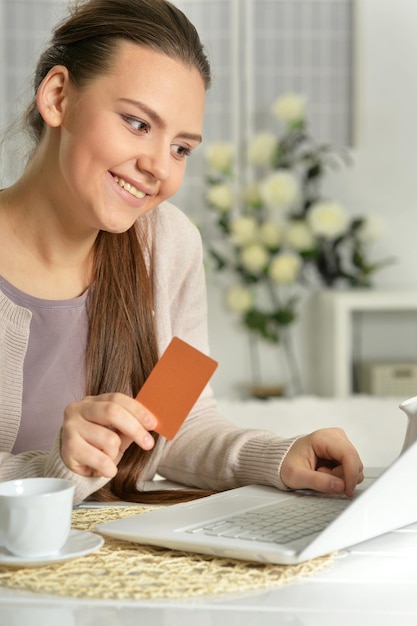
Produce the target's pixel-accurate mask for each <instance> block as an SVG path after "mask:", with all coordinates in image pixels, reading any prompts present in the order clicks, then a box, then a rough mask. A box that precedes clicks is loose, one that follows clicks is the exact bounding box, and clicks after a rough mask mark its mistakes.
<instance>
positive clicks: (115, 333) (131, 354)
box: [25, 0, 210, 501]
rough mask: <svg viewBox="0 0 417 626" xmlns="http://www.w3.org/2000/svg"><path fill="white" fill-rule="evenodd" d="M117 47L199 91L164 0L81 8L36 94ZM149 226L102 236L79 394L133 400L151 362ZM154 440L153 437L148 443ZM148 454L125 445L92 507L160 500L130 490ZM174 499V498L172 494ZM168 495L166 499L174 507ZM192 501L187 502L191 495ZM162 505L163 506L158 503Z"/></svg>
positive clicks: (206, 76)
mask: <svg viewBox="0 0 417 626" xmlns="http://www.w3.org/2000/svg"><path fill="white" fill-rule="evenodd" d="M121 40H128V41H131V42H134V43H137V44H139V45H141V46H145V47H148V48H151V49H153V50H155V51H158V52H161V53H163V54H166V55H168V56H170V57H172V58H175V59H178V60H180V61H181V62H183V63H184V64H186V65H189V66H192V67H196V68H197V69H198V71H199V72H200V75H201V77H202V79H203V81H204V84H205V86H206V88H208V87H209V85H210V66H209V63H208V60H207V57H206V55H205V52H204V49H203V47H202V44H201V42H200V39H199V36H198V34H197V31H196V29H195V28H194V26H193V25H192V24H191V23H190V21H189V20H188V19H187V18H186V16H185V15H184V14H183V13H182V12H181V11H180V10H179V9H178V8H176V7H175V6H174V5H172V4H171V3H170V2H167V1H166V0H86V1H85V0H84V1H82V2H76V3H75V5H74V6H73V9H72V11H71V12H70V15H69V17H68V18H66V19H65V20H64V21H62V22H61V23H60V24H58V26H57V27H56V29H55V30H54V31H53V36H52V39H51V41H50V45H49V46H48V47H47V49H46V50H45V51H44V52H43V54H42V55H41V57H40V59H39V63H38V65H37V68H36V71H35V77H34V90H35V94H36V91H37V89H38V87H39V85H40V84H41V82H42V80H43V79H44V77H45V76H46V74H47V73H48V72H49V70H50V69H51V68H52V67H54V66H56V65H64V66H65V67H66V68H67V69H68V71H69V75H70V78H71V80H72V82H73V83H74V84H75V85H76V86H77V87H79V88H82V87H83V86H85V85H86V84H87V83H88V81H89V80H91V79H93V78H95V77H97V76H98V75H100V74H104V73H106V72H108V71H109V70H110V69H111V67H112V59H113V58H114V55H115V50H116V47H117V45H118V44H119V42H120V41H121ZM25 121H26V126H27V128H28V130H29V133H30V136H31V138H32V140H33V142H34V145H35V147H36V145H37V144H38V142H39V140H40V138H41V136H42V132H43V128H44V122H43V119H42V117H41V116H40V114H39V111H38V109H37V106H36V100H35V98H34V99H33V101H32V102H31V104H30V105H29V107H28V109H27V111H26V115H25ZM151 227H152V219H142V220H139V221H138V222H137V223H136V224H135V225H134V226H132V228H130V229H129V230H128V231H127V232H125V233H122V234H114V233H108V232H104V231H101V232H100V233H99V234H98V237H97V240H96V243H95V248H94V261H93V280H92V286H91V288H90V291H89V298H88V311H89V338H88V346H87V351H86V393H87V394H88V395H96V394H100V393H105V392H110V391H122V392H124V393H129V394H131V395H133V396H135V395H136V394H137V392H138V391H139V389H140V387H141V386H142V385H143V383H144V381H145V380H146V378H147V376H148V375H149V373H150V371H151V370H152V368H153V366H154V365H155V363H156V361H157V358H158V347H157V341H156V332H155V325H154V316H153V294H152V255H151V250H150V249H148V247H147V242H148V241H149V234H150V233H149V228H151ZM154 436H155V439H157V435H154ZM149 454H151V452H145V451H143V450H141V449H140V448H139V447H138V446H137V445H136V444H132V445H131V446H130V447H129V449H128V450H127V451H126V452H125V454H124V456H123V458H122V460H121V462H120V463H119V468H118V474H117V476H116V477H115V478H114V479H112V480H111V481H110V482H109V483H108V485H107V486H106V487H105V488H103V489H101V490H100V491H99V492H97V494H96V497H97V498H99V499H106V500H109V499H124V500H136V501H144V500H145V499H148V500H155V499H158V498H160V497H162V496H161V494H154V495H152V496H148V495H147V494H143V493H142V494H138V492H137V489H136V483H137V480H138V477H139V475H140V473H141V472H142V470H143V468H144V466H145V465H146V462H147V460H148V458H149ZM177 495H178V494H177ZM177 495H175V493H174V494H171V496H169V495H168V499H171V500H173V499H177ZM190 495H192V494H190ZM162 499H166V498H162Z"/></svg>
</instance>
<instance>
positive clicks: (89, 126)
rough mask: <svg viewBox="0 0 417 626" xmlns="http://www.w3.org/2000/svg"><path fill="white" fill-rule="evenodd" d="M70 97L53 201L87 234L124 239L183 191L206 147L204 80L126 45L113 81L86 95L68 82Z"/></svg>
mask: <svg viewBox="0 0 417 626" xmlns="http://www.w3.org/2000/svg"><path fill="white" fill-rule="evenodd" d="M65 94H66V95H65V97H64V99H63V100H62V102H63V105H62V114H61V120H60V123H59V124H58V125H56V128H54V129H53V133H54V140H53V141H52V142H49V143H48V144H47V145H48V146H49V149H50V151H49V153H48V154H49V162H50V166H51V168H52V170H53V175H51V176H50V177H49V178H50V180H49V183H48V186H50V191H51V192H52V194H51V199H53V203H54V205H55V206H56V205H57V201H58V202H59V206H60V207H61V210H62V209H63V210H64V211H65V210H67V211H71V215H72V216H73V219H74V220H77V222H76V223H77V224H78V225H79V226H80V227H87V228H93V229H99V230H107V231H110V232H123V231H125V230H127V229H128V228H129V227H130V226H131V225H132V224H133V223H134V222H135V220H136V219H137V218H138V216H140V215H142V214H144V213H146V212H147V211H150V210H151V209H153V208H154V207H155V206H157V205H158V204H160V203H161V202H162V201H163V200H166V199H167V198H169V197H170V196H172V195H173V194H175V193H176V192H177V190H178V189H179V187H180V185H181V182H182V180H183V176H184V172H185V167H186V161H187V157H188V155H189V154H190V153H191V152H192V151H193V150H194V149H195V148H196V147H197V146H198V144H199V143H200V141H201V133H202V125H203V114H204V103H205V87H204V83H203V80H202V78H201V76H200V74H199V72H198V70H197V69H195V68H194V67H188V66H186V65H184V64H183V63H181V62H179V61H177V60H173V59H171V58H170V57H168V56H165V55H163V54H160V53H157V52H154V51H152V50H150V49H148V48H144V47H140V46H138V45H135V44H133V43H129V42H123V43H121V44H120V46H119V47H118V50H117V52H116V53H115V59H114V63H113V66H112V69H111V71H110V72H109V73H107V74H103V75H101V76H99V77H97V78H96V79H94V80H93V81H91V82H90V83H89V84H88V85H87V86H86V87H84V88H82V89H78V88H76V87H74V86H73V85H72V84H71V83H70V82H69V81H68V80H67V83H66V89H65ZM47 135H48V133H47V134H46V136H47ZM51 156H52V158H51ZM80 220H81V223H80Z"/></svg>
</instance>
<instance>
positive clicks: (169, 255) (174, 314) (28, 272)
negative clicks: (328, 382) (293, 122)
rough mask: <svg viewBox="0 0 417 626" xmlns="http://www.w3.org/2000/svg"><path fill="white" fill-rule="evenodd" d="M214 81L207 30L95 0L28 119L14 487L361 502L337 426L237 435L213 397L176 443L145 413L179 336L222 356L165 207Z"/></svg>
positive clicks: (16, 317)
mask: <svg viewBox="0 0 417 626" xmlns="http://www.w3.org/2000/svg"><path fill="white" fill-rule="evenodd" d="M209 84H210V69H209V64H208V62H207V59H206V56H205V54H204V51H203V49H202V46H201V43H200V41H199V38H198V35H197V33H196V31H195V29H194V27H193V26H192V25H191V24H190V23H189V21H188V20H187V19H186V18H185V16H184V15H183V14H182V13H181V12H180V11H179V10H177V9H176V8H175V7H174V6H173V5H171V4H170V3H168V2H166V1H165V0H90V1H88V0H87V1H86V2H82V3H79V4H78V6H77V8H76V9H74V11H73V13H72V14H71V15H70V16H69V17H68V18H67V19H66V20H65V21H63V22H62V23H61V24H60V25H58V27H57V28H56V30H55V31H54V34H53V38H52V41H51V43H50V46H49V47H48V48H47V50H46V51H45V52H44V54H43V55H42V56H41V58H40V60H39V63H38V66H37V69H36V75H35V84H34V87H35V96H34V99H33V102H32V103H31V104H30V106H29V108H28V110H27V113H26V118H25V119H26V123H27V127H28V129H29V131H30V134H31V136H32V139H33V142H34V148H33V151H32V153H31V155H30V158H29V160H28V163H27V166H26V168H25V170H24V172H23V174H22V176H21V177H20V178H19V179H18V180H17V181H16V182H15V184H13V185H12V186H10V187H9V188H7V189H4V190H3V191H2V192H1V193H0V276H1V280H0V290H1V291H0V432H1V450H2V451H1V452H0V479H1V480H7V479H11V478H20V477H26V476H59V477H66V478H70V479H71V480H73V482H74V483H75V485H76V496H75V499H76V501H77V502H79V501H81V500H82V499H84V498H86V497H89V496H92V494H94V497H96V498H101V499H109V498H121V499H130V500H139V501H141V500H144V499H145V497H146V494H141V493H140V492H141V490H143V488H144V483H145V481H147V480H150V479H152V478H153V476H154V475H155V473H156V472H158V473H159V474H160V475H162V476H165V477H166V478H169V479H171V480H174V481H176V482H180V483H183V484H184V485H187V486H191V487H197V488H199V489H206V490H224V489H228V488H232V487H235V486H239V485H243V484H248V483H262V484H268V485H273V486H276V487H277V488H281V489H293V488H307V487H310V488H314V489H317V490H320V491H324V492H334V493H342V492H345V493H346V494H347V495H348V496H351V495H352V493H353V490H354V488H355V485H356V484H357V483H358V482H359V481H361V480H362V478H363V475H362V464H361V461H360V459H359V457H358V454H357V452H356V450H355V449H354V448H353V446H352V444H351V443H350V442H349V441H348V439H347V438H346V436H345V434H344V433H343V432H342V431H341V430H339V429H324V430H320V431H316V432H315V433H312V434H311V435H308V436H304V437H298V438H297V437H295V438H294V439H291V440H283V439H281V438H279V437H277V436H276V435H274V434H272V433H269V432H265V431H261V430H242V429H238V428H237V427H236V426H235V425H233V424H231V423H228V422H227V421H225V420H224V419H223V418H222V417H221V416H219V415H218V413H217V411H216V404H215V401H214V399H213V397H212V393H211V390H210V389H209V388H207V389H206V390H205V391H204V392H203V394H202V395H201V397H200V399H199V400H198V402H197V403H196V405H195V407H194V408H193V410H192V411H191V413H190V415H189V416H188V418H187V420H186V421H185V423H184V425H183V426H182V428H181V429H180V431H179V433H178V435H177V436H176V438H175V439H174V440H173V441H172V442H168V441H166V440H165V439H163V438H162V437H159V438H158V436H157V435H156V434H155V433H153V428H154V427H155V425H156V424H155V418H154V416H153V415H151V414H150V413H149V412H148V411H147V410H146V409H145V407H143V406H142V405H140V404H139V403H138V402H137V401H135V400H134V397H135V396H136V394H137V392H138V390H139V389H140V387H141V385H142V384H143V382H144V380H145V379H146V377H147V376H148V374H149V373H150V371H151V370H152V367H153V366H154V364H155V363H156V361H157V359H158V356H159V355H160V354H161V353H162V352H163V351H164V349H165V347H166V346H167V344H168V343H169V341H170V339H171V338H172V337H173V336H174V335H176V336H179V337H181V338H182V339H184V340H185V341H187V342H189V343H191V344H192V345H194V346H195V347H197V348H198V349H200V350H202V351H205V352H207V351H208V341H207V329H206V306H205V283H204V274H203V268H202V247H201V241H200V237H199V235H198V232H197V231H196V229H195V228H194V226H192V225H191V223H190V222H189V220H188V219H187V218H186V217H185V216H184V215H183V214H182V213H181V212H180V211H179V210H178V209H177V208H176V207H174V206H173V205H171V204H169V203H168V202H166V200H167V199H168V198H169V197H171V196H172V195H173V194H174V193H175V192H176V191H177V190H178V188H179V187H180V185H181V182H182V179H183V175H184V172H185V164H186V159H187V157H188V155H189V154H190V153H192V151H193V150H194V149H195V148H196V147H197V146H198V145H199V143H200V141H201V133H202V125H203V112H204V101H205V92H206V89H207V88H208V87H209ZM161 393H163V390H161Z"/></svg>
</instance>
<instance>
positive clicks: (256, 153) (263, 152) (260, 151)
mask: <svg viewBox="0 0 417 626" xmlns="http://www.w3.org/2000/svg"><path fill="white" fill-rule="evenodd" d="M277 145H278V141H277V138H276V136H275V135H273V134H272V133H267V132H263V133H258V134H257V135H255V137H254V138H253V139H252V140H251V141H250V142H249V145H248V151H247V157H248V161H249V163H253V165H259V166H261V167H263V166H266V165H270V164H271V160H272V157H273V155H274V152H275V150H276V148H277Z"/></svg>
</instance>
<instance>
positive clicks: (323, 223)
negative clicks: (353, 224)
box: [307, 200, 349, 239]
mask: <svg viewBox="0 0 417 626" xmlns="http://www.w3.org/2000/svg"><path fill="white" fill-rule="evenodd" d="M307 221H308V224H309V226H310V228H311V230H312V231H313V233H314V234H315V235H317V236H318V237H325V238H326V239H336V237H339V236H340V235H343V234H344V233H345V232H346V229H347V227H348V224H349V218H348V216H347V214H346V212H345V210H344V208H343V207H342V206H341V205H340V204H338V203H337V202H332V201H330V200H328V201H326V200H323V201H320V202H316V203H315V204H313V205H312V206H311V208H310V211H309V214H308V217H307Z"/></svg>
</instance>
